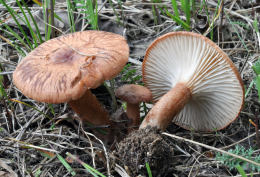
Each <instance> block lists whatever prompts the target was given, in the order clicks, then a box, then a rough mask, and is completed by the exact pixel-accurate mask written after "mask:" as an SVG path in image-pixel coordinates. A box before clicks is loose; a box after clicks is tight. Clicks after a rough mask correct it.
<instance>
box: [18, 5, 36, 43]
mask: <svg viewBox="0 0 260 177" xmlns="http://www.w3.org/2000/svg"><path fill="white" fill-rule="evenodd" d="M16 3H17V5H18V6H19V8H20V10H21V12H22V14H23V17H24V19H25V24H26V26H27V27H28V29H29V31H30V33H31V36H32V38H33V41H34V46H35V47H37V46H38V43H37V38H36V35H35V33H34V31H33V29H32V26H31V24H30V22H29V20H28V18H27V15H26V14H25V12H24V10H23V7H22V6H21V3H20V1H19V0H16Z"/></svg>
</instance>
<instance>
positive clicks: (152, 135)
mask: <svg viewBox="0 0 260 177" xmlns="http://www.w3.org/2000/svg"><path fill="white" fill-rule="evenodd" d="M113 154H114V155H115V156H116V157H117V158H118V159H117V161H120V162H121V163H122V164H124V166H125V167H127V168H128V169H129V172H130V173H131V174H129V175H130V176H137V175H140V174H141V175H144V176H146V175H147V168H146V166H145V164H146V162H147V163H148V164H149V166H150V169H151V171H152V174H153V176H165V175H167V174H168V173H169V172H170V171H169V168H170V167H171V165H172V162H173V160H174V159H173V155H174V151H173V148H172V147H171V144H169V143H167V139H165V138H164V137H162V136H161V133H160V131H159V130H158V129H155V128H150V127H148V128H146V129H141V130H137V131H134V132H132V133H131V134H130V135H129V136H128V137H127V138H125V139H124V140H123V141H121V142H120V143H119V144H118V148H117V149H116V150H115V151H114V152H113Z"/></svg>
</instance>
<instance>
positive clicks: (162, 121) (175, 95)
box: [140, 83, 191, 130]
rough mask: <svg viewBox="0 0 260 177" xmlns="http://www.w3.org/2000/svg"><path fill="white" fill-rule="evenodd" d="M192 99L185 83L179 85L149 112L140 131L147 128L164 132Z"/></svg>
mask: <svg viewBox="0 0 260 177" xmlns="http://www.w3.org/2000/svg"><path fill="white" fill-rule="evenodd" d="M190 98H191V91H190V89H189V88H188V87H187V86H186V85H185V84H184V83H177V84H176V86H175V87H173V88H172V89H171V90H170V91H169V92H167V93H166V94H165V95H163V96H162V97H161V98H160V100H159V101H158V102H157V103H156V104H155V105H154V106H153V108H152V109H151V110H150V111H149V113H148V114H147V116H146V117H145V119H144V120H143V122H142V124H141V126H140V129H142V128H146V127H147V126H151V127H157V128H158V129H161V130H164V129H166V128H167V126H168V125H169V124H170V122H171V121H172V119H173V117H174V116H175V115H177V114H178V113H179V112H180V110H181V109H182V108H183V107H184V106H185V104H186V103H187V102H188V101H189V99H190Z"/></svg>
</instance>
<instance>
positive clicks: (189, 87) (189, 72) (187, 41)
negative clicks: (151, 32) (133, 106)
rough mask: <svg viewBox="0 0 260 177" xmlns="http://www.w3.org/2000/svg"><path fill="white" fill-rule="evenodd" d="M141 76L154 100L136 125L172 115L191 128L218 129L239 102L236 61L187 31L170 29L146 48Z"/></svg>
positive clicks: (164, 122)
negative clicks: (145, 114)
mask: <svg viewBox="0 0 260 177" xmlns="http://www.w3.org/2000/svg"><path fill="white" fill-rule="evenodd" d="M142 72H143V81H144V83H145V86H146V87H147V88H148V89H149V90H151V92H152V96H153V101H154V102H155V105H154V106H153V108H152V109H151V110H150V112H149V113H148V114H147V116H146V117H145V119H144V121H143V122H142V124H141V126H140V129H142V128H145V127H147V126H149V125H150V126H151V127H157V128H158V129H162V130H163V129H165V128H166V127H167V126H168V125H169V124H170V123H171V122H172V121H173V122H175V123H176V124H177V125H179V126H181V127H183V128H186V129H190V130H195V131H214V130H219V129H223V128H224V127H226V126H227V125H229V124H230V123H231V122H232V121H234V120H235V119H236V118H237V117H238V115H239V113H240V111H241V109H242V105H243V102H244V88H243V83H242V79H241V77H240V75H239V72H238V71H237V69H236V67H235V65H234V64H233V63H232V61H231V60H230V59H229V57H228V56H227V54H226V53H224V52H223V51H222V50H221V49H220V48H219V47H218V46H217V45H216V44H215V43H214V42H212V41H211V40H210V39H208V38H206V37H204V36H202V35H200V34H196V33H192V32H172V33H168V34H166V35H163V36H161V37H159V38H158V39H156V40H155V41H154V42H153V43H152V44H151V45H150V46H149V48H148V49H147V51H146V55H145V57H144V61H143V65H142Z"/></svg>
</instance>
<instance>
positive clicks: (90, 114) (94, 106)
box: [69, 90, 110, 125]
mask: <svg viewBox="0 0 260 177" xmlns="http://www.w3.org/2000/svg"><path fill="white" fill-rule="evenodd" d="M69 105H70V106H71V108H72V109H73V110H74V111H75V112H76V113H77V114H78V115H79V117H80V118H81V120H82V121H83V122H84V121H87V122H90V123H92V124H94V125H109V124H110V119H109V114H108V112H107V111H106V110H105V108H103V106H102V105H101V104H100V102H99V101H98V99H97V98H96V96H95V95H93V94H92V93H91V91H90V90H87V91H86V92H85V94H84V95H83V96H82V97H81V98H79V99H78V100H73V101H70V102H69Z"/></svg>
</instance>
